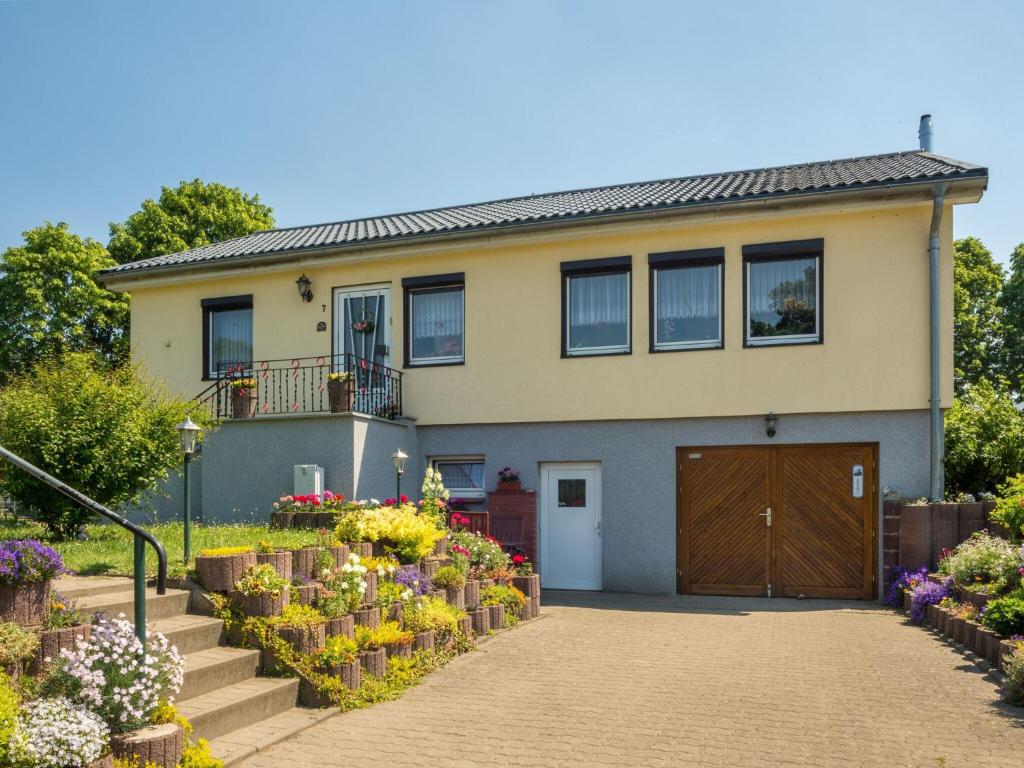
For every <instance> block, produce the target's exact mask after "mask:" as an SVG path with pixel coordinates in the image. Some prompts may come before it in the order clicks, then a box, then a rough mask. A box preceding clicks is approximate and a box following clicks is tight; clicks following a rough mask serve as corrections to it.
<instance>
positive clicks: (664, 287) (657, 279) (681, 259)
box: [649, 249, 723, 351]
mask: <svg viewBox="0 0 1024 768" xmlns="http://www.w3.org/2000/svg"><path fill="white" fill-rule="evenodd" d="M687 253H692V254H694V255H693V257H691V256H688V255H687ZM708 254H714V255H708ZM722 254H723V251H722V250H721V249H708V250H707V251H700V252H696V251H694V252H683V253H679V254H651V256H650V257H649V258H650V264H651V290H652V294H653V295H652V297H651V303H652V312H653V313H654V314H653V317H652V323H651V324H652V336H653V338H652V346H653V348H654V349H655V350H658V351H666V350H674V349H708V348H714V347H720V346H721V345H722V263H723V261H722V260H723V256H722Z"/></svg>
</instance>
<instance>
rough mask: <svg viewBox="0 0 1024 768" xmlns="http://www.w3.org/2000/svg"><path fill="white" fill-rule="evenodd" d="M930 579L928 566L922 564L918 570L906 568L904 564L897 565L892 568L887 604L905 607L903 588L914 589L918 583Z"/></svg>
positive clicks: (886, 598)
mask: <svg viewBox="0 0 1024 768" xmlns="http://www.w3.org/2000/svg"><path fill="white" fill-rule="evenodd" d="M927 580H928V568H927V567H925V566H921V567H920V568H918V569H917V570H913V571H912V570H910V569H909V568H904V567H903V566H902V565H895V566H893V569H892V584H890V585H889V592H888V593H887V594H886V596H885V604H886V605H891V606H893V607H894V608H901V607H903V590H905V589H912V588H913V587H914V586H916V585H917V584H922V583H924V582H925V581H927Z"/></svg>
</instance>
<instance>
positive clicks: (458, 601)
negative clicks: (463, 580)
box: [444, 587, 466, 609]
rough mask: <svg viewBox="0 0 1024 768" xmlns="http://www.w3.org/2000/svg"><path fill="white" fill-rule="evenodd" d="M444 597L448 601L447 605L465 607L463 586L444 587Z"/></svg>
mask: <svg viewBox="0 0 1024 768" xmlns="http://www.w3.org/2000/svg"><path fill="white" fill-rule="evenodd" d="M444 599H445V600H447V601H448V605H452V606H455V607H456V608H459V609H464V608H465V607H466V590H465V587H445V590H444Z"/></svg>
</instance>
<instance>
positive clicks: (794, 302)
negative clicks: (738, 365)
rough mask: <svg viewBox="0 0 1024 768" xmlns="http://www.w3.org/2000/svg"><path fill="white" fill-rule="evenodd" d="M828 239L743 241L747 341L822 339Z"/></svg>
mask: <svg viewBox="0 0 1024 768" xmlns="http://www.w3.org/2000/svg"><path fill="white" fill-rule="evenodd" d="M823 247H824V242H823V241H822V240H801V241H797V242H792V243H766V244H764V245H752V246H751V245H748V246H744V247H743V262H744V263H743V268H744V270H745V274H744V285H745V293H746V296H745V303H746V339H745V341H746V344H747V346H766V345H772V344H815V343H818V342H820V341H821V260H822V253H823Z"/></svg>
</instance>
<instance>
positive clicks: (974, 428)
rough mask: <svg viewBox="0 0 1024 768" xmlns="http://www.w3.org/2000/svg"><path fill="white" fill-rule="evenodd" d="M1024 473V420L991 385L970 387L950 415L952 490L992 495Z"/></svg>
mask: <svg viewBox="0 0 1024 768" xmlns="http://www.w3.org/2000/svg"><path fill="white" fill-rule="evenodd" d="M1022 469H1024V414H1022V413H1021V412H1020V411H1018V410H1017V407H1016V406H1015V405H1014V403H1013V398H1011V397H1010V395H1009V393H1007V392H1005V391H1003V390H1001V389H999V388H997V387H996V386H995V385H994V384H993V383H992V382H990V381H988V380H987V379H982V380H981V381H979V382H978V383H977V384H968V385H967V386H965V387H964V392H963V393H962V394H961V395H960V396H959V397H957V398H956V399H955V400H954V401H953V406H952V407H951V408H950V409H949V411H947V412H946V487H947V491H949V492H950V493H951V494H955V493H956V492H958V491H967V492H968V493H975V494H977V493H980V492H982V491H988V492H992V491H994V490H995V489H996V488H997V487H999V486H1000V485H1002V483H1003V482H1004V481H1005V480H1006V478H1008V477H1011V476H1013V475H1016V474H1017V473H1019V472H1020V471H1021V470H1022Z"/></svg>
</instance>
